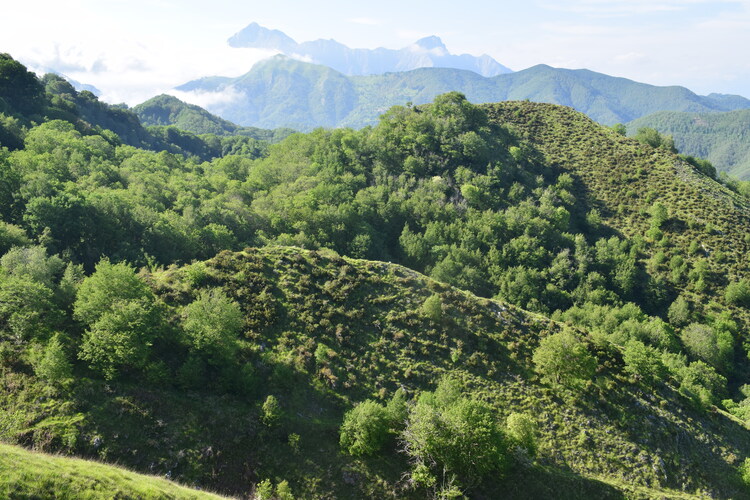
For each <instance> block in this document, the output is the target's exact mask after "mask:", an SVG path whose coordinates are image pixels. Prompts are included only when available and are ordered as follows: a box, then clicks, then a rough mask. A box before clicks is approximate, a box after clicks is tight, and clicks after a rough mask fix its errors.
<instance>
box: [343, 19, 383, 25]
mask: <svg viewBox="0 0 750 500" xmlns="http://www.w3.org/2000/svg"><path fill="white" fill-rule="evenodd" d="M347 21H349V22H350V23H354V24H364V25H366V26H380V25H381V24H383V23H382V22H381V21H380V19H375V18H373V17H354V18H352V19H347Z"/></svg>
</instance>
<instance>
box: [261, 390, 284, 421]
mask: <svg viewBox="0 0 750 500" xmlns="http://www.w3.org/2000/svg"><path fill="white" fill-rule="evenodd" d="M261 410H262V412H263V413H262V415H261V420H262V422H263V424H264V425H267V426H268V427H273V426H275V425H278V423H279V422H280V421H281V417H282V416H283V415H284V412H283V410H282V409H281V405H280V404H279V400H278V399H277V398H276V396H274V395H273V394H269V395H268V396H267V397H266V400H265V401H263V406H262V408H261Z"/></svg>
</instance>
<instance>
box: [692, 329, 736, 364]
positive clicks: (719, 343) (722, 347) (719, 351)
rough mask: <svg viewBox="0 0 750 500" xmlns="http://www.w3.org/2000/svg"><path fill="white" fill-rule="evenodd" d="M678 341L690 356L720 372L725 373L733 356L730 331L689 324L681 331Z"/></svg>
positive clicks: (732, 339)
mask: <svg viewBox="0 0 750 500" xmlns="http://www.w3.org/2000/svg"><path fill="white" fill-rule="evenodd" d="M680 339H681V340H682V343H683V344H684V345H685V349H686V350H687V352H688V353H689V354H690V355H691V356H693V357H695V358H698V359H701V360H703V361H705V362H706V363H708V364H710V365H711V366H713V367H714V368H716V369H718V370H721V371H726V370H727V369H728V368H729V367H730V366H731V360H732V357H733V355H734V338H733V337H732V333H731V331H728V330H726V329H723V328H712V327H711V326H709V325H705V324H700V323H691V324H689V325H688V326H686V327H685V328H683V329H682V332H681V333H680Z"/></svg>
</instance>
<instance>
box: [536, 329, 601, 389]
mask: <svg viewBox="0 0 750 500" xmlns="http://www.w3.org/2000/svg"><path fill="white" fill-rule="evenodd" d="M533 361H534V367H535V369H536V371H537V373H539V374H540V375H541V376H542V378H544V379H546V380H547V381H549V382H550V383H553V384H562V385H566V386H575V385H578V384H579V383H580V382H581V381H583V380H587V379H590V378H591V377H593V375H594V372H595V370H596V359H595V358H594V357H593V356H592V355H591V354H589V352H588V349H587V348H586V345H585V344H584V343H583V342H582V341H581V340H580V339H579V338H578V337H576V336H575V335H574V334H573V333H571V332H569V331H567V330H564V331H561V332H558V333H554V334H552V335H550V336H548V337H545V338H543V339H542V341H541V342H539V347H537V348H536V350H535V351H534V356H533Z"/></svg>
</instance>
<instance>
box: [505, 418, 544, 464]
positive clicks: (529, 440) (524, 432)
mask: <svg viewBox="0 0 750 500" xmlns="http://www.w3.org/2000/svg"><path fill="white" fill-rule="evenodd" d="M505 432H506V434H507V436H508V440H509V441H510V444H511V445H512V446H515V447H518V448H521V449H523V450H524V451H525V453H526V454H527V455H528V457H529V458H534V457H535V456H536V450H537V443H536V432H537V431H536V424H535V423H534V420H533V419H532V418H531V417H530V416H528V415H525V414H523V413H511V414H510V415H508V419H507V420H506V422H505Z"/></svg>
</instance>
